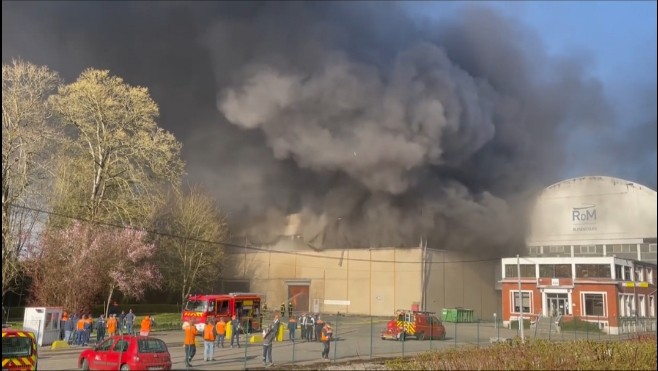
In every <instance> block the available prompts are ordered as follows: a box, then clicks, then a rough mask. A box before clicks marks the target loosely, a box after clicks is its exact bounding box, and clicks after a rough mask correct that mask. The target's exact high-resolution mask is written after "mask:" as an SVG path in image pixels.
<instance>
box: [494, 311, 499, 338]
mask: <svg viewBox="0 0 658 371" xmlns="http://www.w3.org/2000/svg"><path fill="white" fill-rule="evenodd" d="M494 321H496V341H500V326H499V325H498V317H496V316H494Z"/></svg>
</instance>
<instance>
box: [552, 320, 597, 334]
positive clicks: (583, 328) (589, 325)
mask: <svg viewBox="0 0 658 371" xmlns="http://www.w3.org/2000/svg"><path fill="white" fill-rule="evenodd" d="M560 330H561V331H578V332H593V333H599V332H601V329H600V328H599V325H598V323H593V322H587V321H582V320H580V319H578V318H574V319H573V320H572V321H562V322H561V323H560Z"/></svg>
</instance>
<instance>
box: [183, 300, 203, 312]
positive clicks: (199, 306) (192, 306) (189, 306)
mask: <svg viewBox="0 0 658 371" xmlns="http://www.w3.org/2000/svg"><path fill="white" fill-rule="evenodd" d="M207 308H208V302H207V301H206V300H188V301H187V303H186V304H185V310H191V311H195V312H205V311H206V309H207Z"/></svg>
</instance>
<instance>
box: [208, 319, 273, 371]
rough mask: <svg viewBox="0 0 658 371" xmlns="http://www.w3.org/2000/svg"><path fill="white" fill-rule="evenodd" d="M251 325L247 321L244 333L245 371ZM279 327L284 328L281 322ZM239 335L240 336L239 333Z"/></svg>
mask: <svg viewBox="0 0 658 371" xmlns="http://www.w3.org/2000/svg"><path fill="white" fill-rule="evenodd" d="M249 323H250V322H249V321H247V330H246V331H245V332H244V369H245V370H246V369H247V348H249V332H251V331H250V328H249V327H250V326H249ZM279 326H282V325H281V322H279ZM238 331H239V330H238ZM238 335H240V334H239V333H238ZM204 346H205V345H204ZM272 346H274V342H272Z"/></svg>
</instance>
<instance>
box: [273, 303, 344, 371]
mask: <svg viewBox="0 0 658 371" xmlns="http://www.w3.org/2000/svg"><path fill="white" fill-rule="evenodd" d="M298 324H299V327H300V329H301V333H302V339H304V340H306V341H307V342H309V341H320V342H322V345H323V349H322V358H323V359H328V358H329V350H330V347H331V341H332V340H333V329H332V328H331V324H330V323H329V322H325V321H324V320H323V319H322V318H321V317H320V315H319V314H311V313H308V314H306V313H302V315H301V316H300V317H299V319H295V318H294V317H291V318H290V319H289V320H288V339H289V340H290V341H295V331H296V330H297V325H298ZM279 326H280V322H279V316H275V317H274V323H273V324H272V325H270V326H269V327H268V328H266V329H265V330H263V363H264V364H265V365H270V364H272V341H273V340H274V338H275V337H276V334H277V333H278V330H279Z"/></svg>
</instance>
